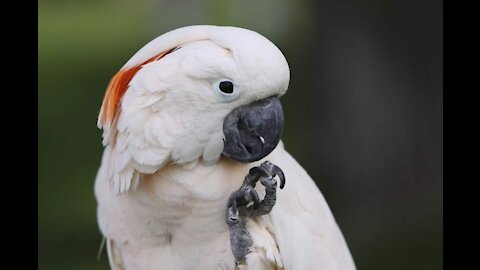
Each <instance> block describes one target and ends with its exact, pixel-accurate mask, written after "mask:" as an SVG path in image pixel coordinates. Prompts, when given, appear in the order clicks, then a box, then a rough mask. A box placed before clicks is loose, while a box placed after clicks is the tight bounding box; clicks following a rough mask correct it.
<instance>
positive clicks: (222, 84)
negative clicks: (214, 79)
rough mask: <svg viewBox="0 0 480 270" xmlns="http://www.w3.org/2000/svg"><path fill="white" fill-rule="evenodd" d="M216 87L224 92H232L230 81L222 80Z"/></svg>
mask: <svg viewBox="0 0 480 270" xmlns="http://www.w3.org/2000/svg"><path fill="white" fill-rule="evenodd" d="M218 88H219V89H220V91H222V92H223V93H225V94H232V93H233V83H232V82H230V81H222V82H220V84H219V85H218Z"/></svg>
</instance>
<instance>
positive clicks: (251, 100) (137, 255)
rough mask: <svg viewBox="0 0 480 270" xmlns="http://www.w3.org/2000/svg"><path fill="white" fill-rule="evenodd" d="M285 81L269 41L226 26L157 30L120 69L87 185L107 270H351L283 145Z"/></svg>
mask: <svg viewBox="0 0 480 270" xmlns="http://www.w3.org/2000/svg"><path fill="white" fill-rule="evenodd" d="M289 79H290V71H289V67H288V64H287V61H286V59H285V57H284V55H283V54H282V52H281V51H280V50H279V49H278V48H277V47H276V46H275V45H274V44H273V43H272V42H270V41H269V40H268V39H266V38H265V37H263V36H262V35H260V34H258V33H256V32H254V31H251V30H247V29H242V28H237V27H226V26H209V25H197V26H188V27H183V28H179V29H176V30H173V31H170V32H168V33H165V34H163V35H161V36H159V37H157V38H156V39H154V40H152V41H151V42H150V43H148V44H147V45H145V46H144V47H143V48H141V49H140V50H139V51H138V52H137V53H136V54H135V55H134V56H133V57H132V58H131V59H130V60H129V61H128V62H127V63H126V64H125V65H124V66H123V67H122V68H121V69H120V71H119V72H118V73H117V74H116V75H115V76H114V77H113V78H112V80H111V81H110V84H109V86H108V88H107V92H106V94H105V98H104V100H103V104H102V108H101V111H100V115H99V119H98V126H99V127H100V128H102V129H103V144H104V146H105V150H104V154H103V158H102V163H101V166H100V169H99V171H98V174H97V177H96V182H95V196H96V199H97V202H98V208H97V216H98V223H99V227H100V230H101V232H102V234H103V235H104V237H105V239H106V242H107V251H108V257H109V261H110V265H111V268H112V269H142V270H148V269H188V270H190V269H285V270H304V269H322V270H332V269H345V270H346V269H355V265H354V262H353V259H352V256H351V254H350V252H349V249H348V247H347V245H346V243H345V240H344V237H343V235H342V233H341V231H340V229H339V227H338V226H337V224H336V221H335V219H334V217H333V215H332V213H331V211H330V209H329V207H328V205H327V203H326V201H325V199H324V197H323V196H322V194H321V193H320V191H319V189H318V188H317V186H316V185H315V183H314V181H313V180H312V179H311V178H310V176H309V175H308V174H307V173H306V172H305V170H304V169H303V168H302V167H301V166H300V165H299V164H298V163H297V162H296V161H295V159H294V158H293V157H291V156H290V154H289V153H288V152H287V151H286V150H285V149H284V146H283V143H282V142H281V141H280V136H281V133H282V129H283V112H282V107H281V105H280V101H279V97H281V96H282V95H283V94H285V92H286V91H287V88H288V84H289ZM282 171H283V173H282ZM268 175H270V176H268ZM275 176H278V178H279V179H280V180H281V183H280V187H283V189H278V191H277V190H276V188H277V185H276V180H275V179H276V178H275ZM252 179H253V180H252ZM259 179H260V180H259ZM285 179H287V181H288V183H287V184H285ZM257 180H259V183H260V182H261V184H258V185H255V182H256V181H257ZM252 189H253V190H254V191H256V192H254V191H252ZM275 193H276V198H275ZM258 198H260V199H258ZM262 199H263V200H262ZM259 205H260V206H259ZM272 207H273V209H272ZM240 208H241V209H243V210H241V211H240V210H239V209H240ZM252 209H255V210H252ZM258 209H260V210H258ZM247 210H252V211H253V212H252V213H254V214H251V215H249V216H247V214H248V213H249V212H248V211H247ZM259 211H260V212H259ZM262 211H263V212H262ZM246 213H247V214H246ZM242 215H243V216H242ZM247 217H248V219H247ZM239 220H240V221H239ZM238 222H240V223H238ZM242 222H243V223H242ZM238 224H240V225H239V226H240V227H238V228H239V230H240V233H239V232H238V230H237V231H236V229H235V228H236V227H235V226H237V225H238ZM242 224H243V225H242ZM242 226H243V227H242ZM238 228H237V229H238ZM242 232H244V234H242Z"/></svg>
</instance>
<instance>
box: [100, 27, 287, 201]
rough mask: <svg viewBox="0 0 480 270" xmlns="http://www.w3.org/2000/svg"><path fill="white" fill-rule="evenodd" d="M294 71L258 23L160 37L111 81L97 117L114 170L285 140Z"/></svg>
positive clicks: (261, 153)
mask: <svg viewBox="0 0 480 270" xmlns="http://www.w3.org/2000/svg"><path fill="white" fill-rule="evenodd" d="M289 79H290V71H289V67H288V63H287V61H286V59H285V57H284V55H283V54H282V52H281V51H280V50H279V49H278V48H277V47H276V46H275V45H274V44H273V43H272V42H270V41H269V40H268V39H267V38H265V37H263V36H262V35H260V34H258V33H256V32H254V31H251V30H247V29H242V28H237V27H226V26H207V25H197V26H188V27H183V28H179V29H176V30H173V31H170V32H167V33H165V34H163V35H161V36H159V37H158V38H156V39H154V40H152V41H151V42H149V43H148V44H146V45H145V46H144V47H143V48H141V49H140V50H139V51H138V52H137V53H136V54H135V55H134V56H133V57H132V58H131V59H130V60H129V61H128V62H127V63H126V64H125V65H124V66H123V67H122V68H121V69H120V71H119V72H118V73H117V74H116V75H115V76H114V77H113V78H112V80H111V81H110V84H109V86H108V88H107V92H106V94H105V97H104V100H103V104H102V108H101V110H100V115H99V118H98V126H99V127H100V128H103V130H104V133H103V143H104V145H106V146H107V148H108V151H110V152H111V153H110V154H109V156H110V160H109V161H108V162H109V163H110V164H111V165H110V166H111V167H112V169H111V172H110V174H111V177H112V178H118V179H123V178H124V179H128V178H135V175H136V174H138V173H154V172H155V171H157V170H159V169H160V168H162V167H163V166H165V165H166V164H168V163H175V164H182V165H184V166H186V167H194V166H195V165H196V164H197V162H199V161H201V162H203V163H204V164H207V165H210V164H214V163H215V162H216V161H217V160H218V159H219V158H220V157H221V156H222V155H223V156H225V157H227V158H229V159H232V160H235V161H238V162H243V163H249V162H253V161H257V160H260V159H262V158H263V157H265V156H267V155H268V154H269V153H270V152H272V151H273V149H274V148H275V147H276V146H277V144H278V143H279V141H280V137H281V134H282V129H283V112H282V107H281V104H280V101H279V97H280V96H282V95H283V94H284V93H285V92H286V91H287V88H288V83H289ZM125 181H126V180H125ZM120 182H121V181H120ZM118 186H119V187H118V188H117V190H119V191H123V190H125V189H127V190H128V187H127V186H130V185H129V184H128V183H127V184H125V185H124V184H122V183H120V184H118Z"/></svg>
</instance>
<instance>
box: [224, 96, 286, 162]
mask: <svg viewBox="0 0 480 270" xmlns="http://www.w3.org/2000/svg"><path fill="white" fill-rule="evenodd" d="M282 131H283V110H282V105H281V104H280V100H279V99H278V97H270V98H266V99H263V100H260V101H257V102H254V103H251V104H247V105H244V106H240V107H238V108H235V109H234V110H233V111H232V112H230V114H228V115H227V117H225V120H224V121H223V133H224V135H225V141H224V148H223V155H224V156H226V157H228V158H230V159H233V160H236V161H239V162H243V163H249V162H254V161H257V160H260V159H262V158H264V157H265V156H267V155H268V154H270V153H271V152H272V151H273V149H275V147H276V146H277V145H278V142H279V141H280V137H281V135H282Z"/></svg>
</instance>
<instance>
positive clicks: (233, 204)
mask: <svg viewBox="0 0 480 270" xmlns="http://www.w3.org/2000/svg"><path fill="white" fill-rule="evenodd" d="M230 207H231V208H232V213H234V214H236V213H237V212H238V209H237V200H235V199H233V201H232V205H231V206H230Z"/></svg>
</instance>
